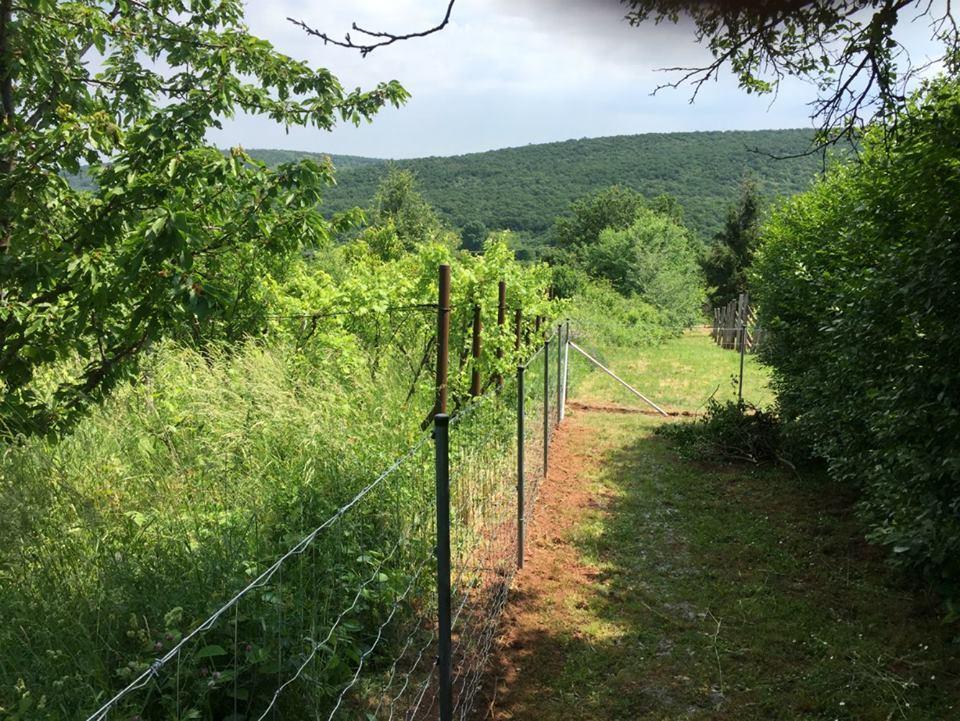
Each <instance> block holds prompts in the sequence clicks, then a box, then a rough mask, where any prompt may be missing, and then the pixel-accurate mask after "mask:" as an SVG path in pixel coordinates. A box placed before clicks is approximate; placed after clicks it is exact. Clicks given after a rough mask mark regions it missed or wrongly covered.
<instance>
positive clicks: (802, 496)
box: [477, 403, 960, 721]
mask: <svg viewBox="0 0 960 721" xmlns="http://www.w3.org/2000/svg"><path fill="white" fill-rule="evenodd" d="M568 407H569V409H570V410H569V413H568V415H567V420H566V421H565V422H564V424H563V426H562V427H561V428H560V429H559V430H558V431H557V433H556V436H555V437H554V442H553V444H552V446H551V464H550V472H549V474H548V476H547V478H546V480H545V481H544V482H543V484H542V485H541V489H540V495H539V505H538V507H537V508H536V510H535V512H534V522H533V524H532V527H531V530H530V533H529V535H528V542H527V553H526V556H525V566H524V568H523V569H522V570H521V571H520V572H519V573H518V574H517V576H516V579H515V584H514V587H513V590H512V592H511V597H510V602H509V604H508V605H507V608H506V610H505V612H504V619H503V631H502V635H501V639H500V643H499V646H498V648H497V652H496V657H495V659H494V661H493V663H492V664H491V668H490V673H489V676H488V681H487V683H488V687H487V688H486V690H485V696H486V701H485V703H484V704H483V706H482V708H481V709H480V710H479V711H480V712H479V713H478V714H477V718H483V719H485V721H507V720H509V721H567V720H568V719H576V720H577V721H689V720H697V721H699V720H703V721H834V720H837V721H891V720H892V719H901V720H902V721H947V719H960V702H958V701H957V699H960V651H958V646H957V643H956V642H955V641H951V638H953V637H954V636H956V627H954V630H951V628H950V627H949V626H947V625H945V624H943V623H942V621H941V617H940V615H939V610H938V608H937V606H936V603H935V602H934V600H933V599H932V598H930V597H928V596H926V595H923V594H920V593H917V592H914V591H913V590H911V589H910V588H908V587H906V586H905V585H904V583H903V580H902V579H898V577H896V576H894V575H891V573H890V571H889V569H888V567H887V566H885V565H884V563H883V561H882V557H879V554H877V553H876V552H872V551H871V549H868V548H866V547H865V545H864V542H863V539H862V529H861V528H860V527H859V525H858V524H857V522H856V519H855V517H854V516H853V515H852V513H851V508H850V504H849V501H848V499H845V497H843V496H842V494H838V493H837V489H836V488H834V487H832V486H830V485H828V484H824V483H822V482H818V481H817V479H816V478H815V477H809V478H804V479H799V478H797V477H796V476H795V474H793V473H791V472H788V471H787V470H786V469H779V468H764V469H758V468H752V467H744V466H715V465H709V464H703V463H691V462H688V461H684V460H683V459H682V458H680V457H679V456H678V455H677V454H676V453H675V451H674V450H673V449H672V448H671V447H670V445H669V443H668V442H667V441H666V440H665V439H663V438H662V437H659V436H657V435H656V434H655V433H654V431H655V429H656V428H657V427H659V426H660V425H661V424H662V423H674V422H682V421H678V420H676V419H671V420H667V419H663V420H661V419H659V418H655V417H650V416H647V415H646V414H643V413H625V412H623V411H622V410H619V409H618V408H616V407H614V408H601V407H598V404H593V406H591V405H587V404H586V403H580V404H574V403H571V404H570V406H568ZM957 638H958V639H960V636H957Z"/></svg>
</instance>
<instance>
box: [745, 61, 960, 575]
mask: <svg viewBox="0 0 960 721" xmlns="http://www.w3.org/2000/svg"><path fill="white" fill-rule="evenodd" d="M958 168H960V86H958V84H957V83H956V82H954V81H946V80H940V81H936V82H933V83H931V84H929V85H928V86H927V87H926V88H925V89H924V90H923V92H922V93H920V94H919V95H918V96H917V97H916V98H915V99H914V100H913V102H912V103H911V104H910V106H909V108H908V109H907V111H906V112H905V113H904V115H903V116H902V117H901V118H900V120H899V124H898V126H897V127H896V128H895V129H890V128H888V129H886V132H884V130H883V129H876V130H874V131H871V132H870V133H869V134H868V135H867V138H866V140H865V143H864V146H863V154H862V159H861V162H860V163H859V164H858V165H852V166H847V167H842V168H836V169H834V170H833V171H832V172H830V173H829V174H828V175H827V176H826V177H825V178H824V179H822V180H821V181H819V182H818V183H817V184H816V185H815V186H814V187H813V188H812V190H810V191H809V192H807V193H805V194H803V195H801V196H798V197H797V198H795V199H794V200H792V201H791V202H789V203H787V204H786V205H785V206H783V207H782V208H780V209H779V210H778V211H776V212H775V213H774V215H773V217H772V218H771V220H770V221H769V222H768V223H767V224H766V226H765V228H764V229H763V239H762V246H761V248H760V251H759V252H758V256H757V259H756V261H755V265H756V277H755V280H754V282H755V290H756V299H757V300H758V301H759V306H760V309H761V323H762V324H763V325H764V326H765V327H766V328H767V330H768V331H769V333H768V336H767V339H766V342H765V344H764V346H763V347H762V354H763V358H764V360H766V361H767V362H768V363H770V364H771V365H772V366H773V368H774V377H775V382H776V386H777V390H778V392H779V399H780V405H781V408H782V413H783V418H784V421H785V423H786V424H787V431H788V432H789V433H790V434H792V435H793V436H795V437H796V438H797V439H799V440H800V441H803V442H804V443H806V444H807V445H808V446H809V447H810V448H811V449H812V450H813V451H814V452H815V453H817V454H818V455H820V456H822V457H823V458H824V459H826V461H827V462H828V464H829V467H830V470H831V472H832V475H833V477H834V478H835V479H837V481H839V482H841V483H845V484H852V485H854V486H857V487H859V488H860V489H861V492H862V503H861V508H862V511H863V514H864V518H865V519H866V521H867V523H868V524H869V528H870V532H869V535H870V538H871V539H872V540H874V541H876V542H879V543H882V544H885V545H886V546H888V547H889V549H890V551H891V555H892V558H893V559H894V561H895V562H896V563H898V564H899V565H901V566H904V567H909V568H911V569H915V570H917V571H920V572H922V573H923V574H924V575H925V576H926V577H927V578H929V579H930V580H932V581H933V582H935V583H936V584H938V585H939V586H940V587H941V588H942V589H945V590H946V591H948V592H949V593H953V594H956V593H957V592H958V591H960V371H958V368H960V364H958V362H957V359H958V358H960V314H958V313H957V308H958V307H960V231H958V220H960V219H958V207H960V206H958V198H960V172H958Z"/></svg>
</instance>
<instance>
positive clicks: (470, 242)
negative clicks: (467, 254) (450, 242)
mask: <svg viewBox="0 0 960 721" xmlns="http://www.w3.org/2000/svg"><path fill="white" fill-rule="evenodd" d="M487 232H488V231H487V226H486V225H484V224H483V221H480V220H470V221H467V224H466V225H464V226H463V230H461V231H460V238H461V239H462V240H463V247H464V248H466V249H467V250H472V251H474V252H476V251H479V250H480V249H481V248H483V241H485V240H486V239H487Z"/></svg>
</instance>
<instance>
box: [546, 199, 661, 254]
mask: <svg viewBox="0 0 960 721" xmlns="http://www.w3.org/2000/svg"><path fill="white" fill-rule="evenodd" d="M644 205H645V203H644V201H643V196H642V195H640V194H639V193H638V192H637V191H635V190H631V189H630V188H624V187H623V186H621V185H612V186H610V187H609V188H604V189H602V190H598V191H596V192H595V193H591V194H590V195H587V196H585V197H583V198H580V199H578V200H576V201H574V202H573V203H571V204H570V209H569V210H568V211H567V213H566V214H564V215H561V216H560V217H559V218H557V220H556V222H555V223H554V226H553V234H552V240H553V244H554V245H556V246H558V247H559V248H564V249H570V248H577V247H582V246H588V245H593V244H594V243H596V242H597V241H598V240H599V239H600V233H602V232H603V231H604V230H606V229H607V228H613V229H614V230H623V229H624V228H628V227H629V226H630V225H631V224H632V223H633V221H634V218H636V217H637V212H638V211H639V210H640V208H642V207H644Z"/></svg>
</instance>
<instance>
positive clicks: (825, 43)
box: [623, 0, 960, 143]
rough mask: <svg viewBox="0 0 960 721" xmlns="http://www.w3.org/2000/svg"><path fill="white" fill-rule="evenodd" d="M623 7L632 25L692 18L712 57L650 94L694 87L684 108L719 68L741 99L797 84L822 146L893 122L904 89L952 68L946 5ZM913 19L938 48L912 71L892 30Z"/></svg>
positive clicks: (664, 1) (912, 1)
mask: <svg viewBox="0 0 960 721" xmlns="http://www.w3.org/2000/svg"><path fill="white" fill-rule="evenodd" d="M623 1H624V4H625V5H626V6H627V7H628V8H629V13H628V15H627V19H628V20H629V22H630V23H631V24H632V25H640V24H642V23H644V22H647V21H653V22H654V23H657V24H661V23H664V22H671V23H679V22H680V21H681V18H685V17H686V18H692V20H693V23H694V25H695V28H696V29H695V39H696V41H697V42H698V43H702V44H705V45H706V46H707V47H708V48H709V49H710V52H711V53H712V55H713V62H711V63H709V64H707V65H704V66H699V67H672V68H665V70H667V71H671V72H675V73H679V77H678V78H677V79H676V80H673V81H671V82H668V83H664V84H663V85H661V86H659V87H658V88H657V89H656V90H660V89H662V88H676V87H680V86H682V85H692V87H693V96H692V97H691V102H692V101H693V100H694V99H695V98H696V96H697V93H698V92H699V91H700V89H701V88H702V87H703V85H704V84H705V83H707V82H708V81H710V80H715V79H716V78H717V75H718V73H719V72H720V70H721V69H722V68H723V67H724V66H728V67H729V68H730V70H732V71H733V73H734V74H735V75H736V77H737V79H738V81H739V83H740V87H741V88H742V89H744V90H745V91H746V92H748V93H760V94H764V93H774V94H775V93H776V92H777V90H778V89H779V86H780V83H781V82H782V81H783V80H784V78H786V77H797V78H802V79H804V80H808V81H810V82H811V83H812V84H814V85H815V86H816V87H817V88H818V90H819V93H820V94H819V96H818V98H817V99H816V100H815V101H813V103H811V115H812V117H813V119H814V121H815V122H816V123H817V125H818V127H819V128H820V129H821V143H832V142H836V141H837V140H840V139H843V138H852V137H855V136H857V135H858V134H859V133H860V131H861V130H862V129H863V128H864V127H865V126H866V125H867V124H869V123H870V122H871V121H873V120H879V119H883V118H888V119H895V118H896V117H897V115H898V114H899V112H900V110H901V109H902V107H903V105H904V103H905V101H906V97H907V91H908V87H909V86H910V84H911V82H912V81H913V80H914V79H915V78H916V77H917V76H918V75H920V74H922V73H923V72H924V71H926V70H927V69H929V68H931V67H938V66H941V65H946V66H947V67H952V66H953V64H954V62H955V61H956V56H957V51H958V48H960V36H958V33H957V26H956V22H955V20H954V18H953V14H952V9H951V5H950V2H949V1H948V2H946V3H945V4H940V5H938V4H936V3H934V2H931V1H930V0H776V1H775V2H767V3H756V2H723V3H721V2H708V3H700V2H692V1H690V0H623ZM918 21H923V22H926V23H927V24H928V26H929V32H930V37H931V39H932V40H934V41H936V42H938V43H939V45H940V46H941V48H942V53H941V55H939V56H938V57H934V58H931V59H926V60H925V61H924V62H923V63H921V64H919V65H917V64H914V62H913V60H912V58H911V57H910V55H909V52H908V50H907V48H906V47H904V45H903V44H902V43H900V42H899V41H898V40H897V39H896V37H895V30H896V28H897V27H898V25H899V24H901V23H904V22H918ZM656 90H655V91H654V92H656Z"/></svg>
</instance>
